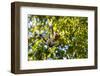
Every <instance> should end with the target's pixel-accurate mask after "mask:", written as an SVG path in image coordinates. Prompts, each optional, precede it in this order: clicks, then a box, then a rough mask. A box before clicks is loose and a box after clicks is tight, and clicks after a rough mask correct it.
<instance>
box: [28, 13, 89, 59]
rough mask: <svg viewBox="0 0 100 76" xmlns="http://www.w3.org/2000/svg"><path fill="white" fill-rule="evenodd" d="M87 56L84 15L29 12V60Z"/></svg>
mask: <svg viewBox="0 0 100 76" xmlns="http://www.w3.org/2000/svg"><path fill="white" fill-rule="evenodd" d="M87 57H88V18H87V17H76V16H39V15H37V16H35V15H28V60H57V59H81V58H87Z"/></svg>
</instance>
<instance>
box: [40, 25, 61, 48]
mask: <svg viewBox="0 0 100 76" xmlns="http://www.w3.org/2000/svg"><path fill="white" fill-rule="evenodd" d="M49 29H50V31H51V35H50V34H49V37H48V39H47V40H46V39H45V38H44V36H42V34H40V35H39V36H40V38H42V39H43V40H44V41H45V43H46V45H48V46H49V47H52V46H54V45H55V41H57V40H58V39H59V38H60V35H59V33H58V32H57V31H54V30H53V26H52V24H49Z"/></svg>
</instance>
